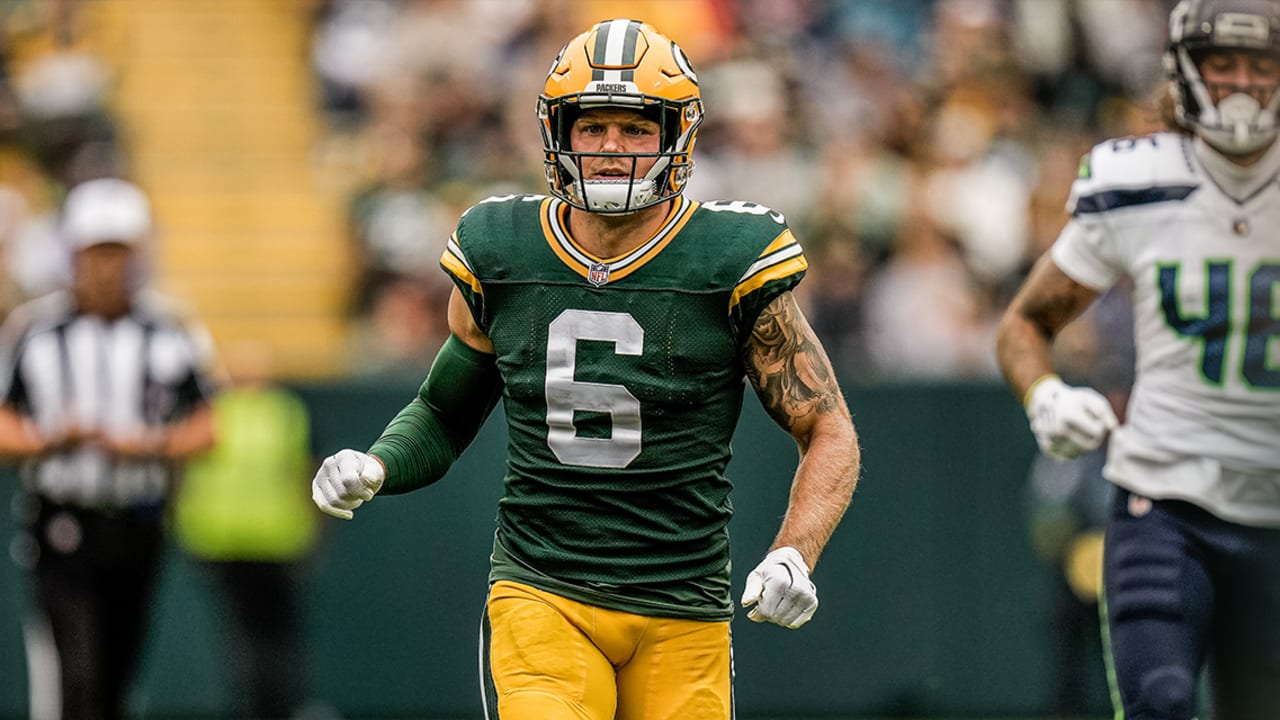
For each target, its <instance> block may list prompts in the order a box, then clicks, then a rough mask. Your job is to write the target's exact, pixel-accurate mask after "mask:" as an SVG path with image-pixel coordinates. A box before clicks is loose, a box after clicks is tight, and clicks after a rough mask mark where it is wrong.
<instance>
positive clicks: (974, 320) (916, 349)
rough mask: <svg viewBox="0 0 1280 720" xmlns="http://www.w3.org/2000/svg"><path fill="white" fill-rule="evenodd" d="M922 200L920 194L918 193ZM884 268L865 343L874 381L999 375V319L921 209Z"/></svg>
mask: <svg viewBox="0 0 1280 720" xmlns="http://www.w3.org/2000/svg"><path fill="white" fill-rule="evenodd" d="M913 196H915V197H917V198H919V197H920V194H919V193H913ZM912 212H913V213H914V214H913V215H912V216H909V217H908V218H907V219H906V220H905V221H904V223H903V225H902V227H901V230H900V232H899V234H898V235H897V237H896V238H895V240H894V246H893V249H892V252H891V253H890V255H889V259H888V260H887V261H886V262H885V263H884V265H883V267H882V268H881V269H880V270H879V271H878V272H876V273H875V274H874V275H873V276H872V277H871V278H870V280H869V281H868V283H867V289H866V300H865V305H864V313H865V331H864V341H865V343H866V347H867V350H868V352H869V355H870V370H871V373H872V377H874V378H876V379H881V380H932V381H937V380H944V379H947V378H993V377H996V366H995V357H994V354H993V353H992V351H991V343H992V340H993V338H994V337H995V336H994V331H995V320H996V313H995V311H994V310H993V309H992V308H991V307H990V306H989V305H988V303H987V298H985V297H984V296H983V294H982V293H981V292H980V289H979V288H978V286H977V284H976V283H975V282H974V279H973V277H972V276H971V275H970V273H969V271H968V268H967V267H966V266H965V263H964V260H963V258H962V256H961V254H960V251H959V248H958V247H957V244H956V242H955V240H954V239H953V238H952V237H950V236H948V235H947V234H946V233H945V232H944V231H943V229H942V228H941V227H939V226H938V225H937V224H936V223H934V222H933V221H932V220H931V219H930V218H929V217H928V216H927V215H926V214H925V212H924V209H923V207H921V206H920V205H919V203H917V204H916V205H915V206H914V207H913V210H912Z"/></svg>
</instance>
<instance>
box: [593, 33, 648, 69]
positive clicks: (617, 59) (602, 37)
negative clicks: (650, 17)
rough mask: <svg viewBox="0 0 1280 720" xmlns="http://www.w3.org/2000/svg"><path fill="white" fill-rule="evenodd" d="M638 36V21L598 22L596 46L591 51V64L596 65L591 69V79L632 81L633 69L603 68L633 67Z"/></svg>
mask: <svg viewBox="0 0 1280 720" xmlns="http://www.w3.org/2000/svg"><path fill="white" fill-rule="evenodd" d="M639 37H640V23H639V22H637V21H635V20H610V21H608V22H603V23H600V24H599V25H598V26H597V27H596V46H595V48H594V49H593V50H592V52H591V64H592V65H594V66H596V67H595V68H594V69H593V70H592V73H591V79H592V80H595V81H600V80H608V81H626V82H632V81H634V80H635V70H622V71H618V70H605V69H604V67H611V68H622V67H628V66H632V67H634V66H635V64H636V45H637V41H638V39H639ZM601 66H604V67H601Z"/></svg>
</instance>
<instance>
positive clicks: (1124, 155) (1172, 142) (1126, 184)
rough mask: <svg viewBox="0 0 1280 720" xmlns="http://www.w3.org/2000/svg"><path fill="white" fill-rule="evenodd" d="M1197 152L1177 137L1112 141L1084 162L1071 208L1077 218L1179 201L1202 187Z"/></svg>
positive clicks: (1161, 135)
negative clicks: (1195, 161) (1194, 159)
mask: <svg viewBox="0 0 1280 720" xmlns="http://www.w3.org/2000/svg"><path fill="white" fill-rule="evenodd" d="M1190 153H1191V148H1190V146H1189V144H1188V143H1187V142H1186V140H1185V138H1184V137H1183V136H1181V135H1178V134H1175V133H1156V134H1152V135H1142V136H1137V137H1124V138H1115V139H1112V140H1107V141H1104V142H1102V143H1099V144H1098V145H1095V146H1094V147H1093V149H1092V150H1090V151H1089V154H1087V155H1085V156H1084V158H1082V159H1081V161H1080V169H1079V172H1078V173H1077V175H1076V179H1075V182H1074V183H1073V184H1072V186H1071V199H1070V200H1069V201H1068V204H1067V209H1068V210H1070V211H1071V213H1072V214H1073V215H1088V214H1094V213H1102V212H1108V211H1111V210H1117V209H1120V208H1124V207H1133V206H1138V205H1148V204H1151V203H1159V202H1170V201H1178V200H1183V199H1185V198H1187V197H1188V196H1189V195H1191V193H1192V192H1194V191H1195V189H1196V188H1197V187H1199V186H1200V182H1201V178H1200V176H1199V174H1198V173H1197V172H1196V169H1195V165H1194V164H1193V163H1192V160H1191V154H1190Z"/></svg>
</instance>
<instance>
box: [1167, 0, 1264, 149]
mask: <svg viewBox="0 0 1280 720" xmlns="http://www.w3.org/2000/svg"><path fill="white" fill-rule="evenodd" d="M1220 49H1226V50H1249V51H1256V52H1262V53H1267V54H1270V55H1274V56H1277V57H1280V0H1179V2H1178V4H1177V5H1176V6H1174V8H1173V12H1171V13H1170V14H1169V46H1168V49H1167V51H1166V52H1165V56H1164V66H1165V72H1166V73H1167V74H1168V76H1169V79H1170V80H1172V81H1173V91H1174V101H1175V107H1176V113H1177V118H1178V121H1179V122H1181V123H1182V124H1184V125H1185V126H1187V127H1189V128H1192V129H1194V130H1196V131H1197V132H1198V133H1199V134H1200V135H1201V136H1202V137H1203V138H1204V139H1205V141H1206V142H1208V143H1209V144H1210V145H1213V146H1214V147H1215V148H1217V149H1219V150H1221V151H1222V152H1224V153H1227V154H1229V155H1243V154H1247V153H1251V152H1254V151H1256V150H1260V149H1262V148H1264V147H1266V146H1267V145H1268V144H1269V143H1271V142H1272V141H1273V140H1275V138H1276V132H1277V127H1276V117H1277V114H1278V111H1280V91H1273V92H1272V93H1271V99H1270V101H1269V102H1268V103H1267V105H1266V106H1265V107H1264V106H1263V105H1261V104H1260V103H1259V102H1258V100H1256V99H1255V98H1254V97H1253V96H1252V95H1250V94H1248V93H1244V92H1236V93H1234V94H1232V95H1228V96H1227V97H1225V98H1223V99H1222V100H1221V101H1220V102H1218V103H1217V105H1215V104H1214V102H1213V98H1212V95H1211V94H1210V92H1209V88H1208V87H1207V86H1206V85H1205V82H1204V78H1203V77H1201V75H1200V70H1199V69H1198V68H1197V66H1196V62H1197V61H1199V60H1200V59H1202V58H1203V56H1204V54H1205V53H1206V52H1208V51H1211V50H1220Z"/></svg>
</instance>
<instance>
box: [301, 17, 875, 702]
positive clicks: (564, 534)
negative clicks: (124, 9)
mask: <svg viewBox="0 0 1280 720" xmlns="http://www.w3.org/2000/svg"><path fill="white" fill-rule="evenodd" d="M537 114H538V120H539V122H540V124H541V129H542V140H543V146H544V151H545V167H546V180H547V184H548V186H549V188H550V192H551V194H550V196H541V195H522V196H507V197H494V198H489V199H487V200H485V201H482V202H480V203H478V204H477V205H475V206H474V207H472V208H470V209H469V210H468V211H467V212H466V213H465V214H464V215H463V217H462V218H461V220H460V221H459V223H458V226H457V229H456V231H455V232H454V234H453V236H452V237H451V238H450V240H449V243H448V249H447V250H446V252H445V253H444V256H443V258H442V261H441V264H442V265H443V267H444V269H445V271H446V272H447V273H448V274H449V276H450V277H451V278H452V279H453V281H454V283H455V285H456V287H455V289H454V291H453V295H452V298H451V300H450V304H449V322H450V328H451V330H452V335H451V337H450V338H449V340H448V342H447V343H446V344H445V345H444V347H443V349H442V350H441V351H440V353H439V355H438V356H437V357H436V359H435V361H434V364H433V366H432V368H431V371H430V373H429V374H428V377H427V379H426V381H425V383H424V384H423V385H422V388H421V390H420V392H419V394H418V396H417V397H416V398H414V399H413V400H412V401H411V402H410V403H409V404H408V406H406V407H405V408H404V410H403V411H401V412H400V413H399V414H398V415H397V416H396V417H395V418H393V419H392V420H391V422H390V424H389V425H388V426H387V428H386V430H385V431H384V433H383V434H382V436H381V437H380V438H379V439H378V440H377V441H376V442H375V443H374V444H373V445H372V447H371V448H369V450H368V451H367V453H366V452H359V451H356V450H351V449H348V450H343V451H340V452H339V453H337V454H335V455H333V456H332V457H329V458H328V459H326V460H325V461H324V463H323V465H322V466H321V467H320V469H319V471H318V472H317V473H316V476H315V480H314V483H313V491H314V492H313V495H314V498H315V501H316V503H317V504H318V505H319V507H320V508H321V509H322V510H324V511H325V512H327V513H330V514H332V515H336V516H338V517H345V518H350V517H351V516H352V511H353V510H355V509H356V508H357V507H358V506H359V505H361V503H363V502H364V501H367V500H369V499H371V498H372V497H373V496H374V495H375V494H376V493H379V492H381V493H382V494H389V493H402V492H406V491H410V490H414V489H416V488H420V487H423V486H425V485H427V484H429V483H431V482H434V481H435V480H437V479H439V478H440V477H441V476H442V475H444V474H445V472H446V470H447V469H448V468H449V465H450V463H451V462H452V461H453V460H454V458H455V457H456V456H457V455H458V454H459V453H461V452H462V451H463V449H464V448H466V447H467V445H468V443H469V442H470V441H471V440H472V439H473V438H474V436H475V434H476V432H477V431H478V429H479V427H480V426H481V424H482V423H483V422H484V420H485V417H486V416H487V415H488V413H489V411H490V409H491V408H492V407H493V406H494V404H495V403H496V402H497V401H498V400H499V399H501V401H502V402H503V404H504V405H503V407H504V410H505V413H506V418H507V422H508V426H509V427H508V432H509V438H510V443H509V448H510V456H509V458H508V463H507V472H506V477H505V490H504V494H503V497H502V499H501V501H500V502H499V505H498V520H497V533H496V536H495V542H494V546H493V553H492V561H491V570H490V592H489V597H488V607H487V614H486V615H487V617H486V620H487V627H486V636H487V640H486V643H487V648H485V649H484V650H483V652H482V657H483V658H484V659H485V661H486V670H485V672H484V676H485V677H484V679H483V682H484V685H485V688H486V692H485V703H486V714H487V716H489V717H493V715H492V713H494V712H495V711H496V712H497V715H498V716H500V717H501V718H503V720H554V719H555V718H576V719H583V720H612V719H613V718H623V719H625V720H644V719H645V718H652V719H657V718H675V717H679V718H690V719H694V718H696V719H701V720H711V719H714V720H728V718H730V717H731V716H732V707H733V705H732V690H731V666H730V642H729V621H730V619H731V618H732V616H733V612H734V608H733V601H732V599H731V596H730V572H729V537H728V533H727V524H728V521H729V517H730V515H731V513H732V506H731V504H730V499H729V491H730V487H731V485H730V482H729V480H728V479H727V478H726V476H725V467H726V465H727V464H728V462H729V457H730V444H729V443H730V438H731V436H732V434H733V431H734V428H735V426H736V424H737V421H738V417H739V413H740V411H741V408H742V402H743V387H744V382H743V381H744V378H745V379H746V380H747V381H748V382H749V383H750V385H751V387H752V388H753V389H754V390H755V392H756V394H757V396H758V397H759V398H760V400H761V402H762V404H763V405H764V407H765V408H766V409H767V411H768V412H769V414H770V415H771V416H772V417H773V419H774V420H776V421H777V423H778V424H779V425H780V426H781V427H782V428H784V429H785V430H786V431H787V432H789V433H790V434H791V435H792V437H793V438H794V439H795V441H796V443H797V445H798V447H799V454H800V457H799V464H798V467H797V470H796V473H795V476H794V478H793V479H791V480H790V481H791V490H790V503H789V507H788V508H787V512H786V514H785V517H784V519H783V521H782V524H781V528H780V529H779V531H778V533H777V536H776V539H775V540H774V542H773V544H772V546H771V547H770V548H769V550H768V552H767V554H765V556H764V559H763V561H761V563H760V564H759V566H758V567H756V568H755V569H754V570H753V571H752V572H751V573H750V574H749V576H748V578H747V581H746V587H745V590H744V592H743V595H742V603H743V605H744V606H747V607H749V608H750V610H749V617H750V618H751V619H753V620H755V621H759V622H763V621H768V622H773V623H776V624H778V625H782V626H784V627H788V628H797V627H799V626H801V625H803V624H805V622H807V621H808V620H809V619H810V617H811V616H812V615H813V613H814V610H815V609H816V608H817V605H818V598H817V594H816V590H815V587H814V584H813V582H812V581H811V580H810V571H811V570H812V569H813V567H814V565H815V563H816V562H817V560H818V556H819V554H820V553H821V552H822V549H823V547H824V546H825V545H826V543H827V541H828V539H829V537H830V536H831V533H832V532H833V531H834V529H835V527H836V525H837V523H838V522H839V520H840V518H841V516H842V515H843V513H844V511H845V509H846V507H847V505H848V503H849V500H850V497H851V494H852V492H853V489H854V485H855V482H856V479H857V477H858V473H859V449H858V443H857V437H856V434H855V431H854V427H853V424H852V421H851V419H850V415H849V411H848V408H847V407H846V404H845V401H844V399H843V397H842V395H841V392H840V388H839V387H838V386H837V384H836V379H835V377H834V375H833V372H832V369H831V365H830V362H829V360H828V358H827V356H826V353H825V352H824V350H823V348H822V346H821V345H820V344H819V342H818V340H817V338H816V337H815V336H814V333H813V331H812V330H811V328H810V326H809V324H808V323H807V322H806V320H805V319H804V317H803V316H802V314H801V312H800V308H799V307H798V306H797V303H796V300H795V298H794V297H793V296H792V293H791V290H792V288H794V287H795V285H796V284H797V283H798V282H799V281H800V279H801V277H802V276H803V275H804V273H805V270H806V268H807V264H806V261H805V257H804V253H803V252H802V250H801V248H800V245H799V244H798V243H797V241H796V238H795V237H794V236H793V235H792V233H791V231H790V230H789V229H788V227H787V224H786V221H785V219H784V217H783V215H782V214H781V213H779V212H776V211H774V210H771V209H770V208H767V207H762V206H760V205H756V204H753V203H750V202H709V203H698V202H695V201H693V200H691V199H689V198H686V197H684V196H683V194H682V191H683V190H684V188H685V185H686V183H687V182H688V180H689V173H690V171H691V170H692V168H693V162H692V160H691V158H690V153H691V151H692V150H693V146H694V140H695V138H696V136H697V131H698V127H699V125H700V124H701V123H702V119H703V104H702V98H701V93H700V90H699V87H698V78H697V75H696V74H695V72H694V70H693V68H692V66H691V65H690V62H689V60H688V58H686V57H685V55H684V53H683V52H682V51H681V49H680V48H679V46H677V45H676V44H675V43H673V42H672V41H671V40H669V39H668V38H666V37H664V36H663V35H661V34H659V33H658V32H657V31H656V30H655V29H654V28H653V27H651V26H650V25H648V24H645V23H643V22H639V21H634V20H626V19H618V20H609V21H606V22H601V23H599V24H597V25H595V26H594V27H592V28H590V29H589V30H587V31H586V32H584V33H582V34H581V35H579V36H577V37H576V38H574V39H573V40H571V41H570V42H569V43H568V44H567V45H566V46H565V47H564V48H563V50H562V51H561V52H560V54H559V56H558V57H557V58H556V59H555V62H554V63H553V64H552V66H551V69H550V72H549V73H548V75H547V78H546V83H545V86H544V91H543V93H542V95H541V96H540V97H539V99H538V104H537Z"/></svg>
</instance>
